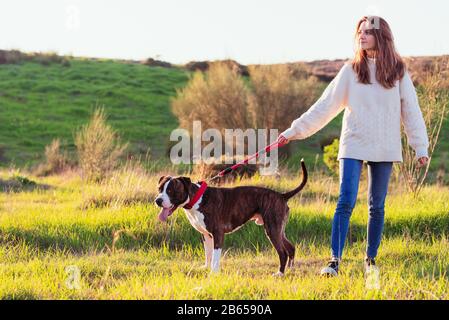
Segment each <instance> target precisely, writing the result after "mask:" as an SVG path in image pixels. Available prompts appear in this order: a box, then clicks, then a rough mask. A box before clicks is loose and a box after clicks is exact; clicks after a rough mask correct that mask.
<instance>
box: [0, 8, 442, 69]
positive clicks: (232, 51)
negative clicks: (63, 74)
mask: <svg viewBox="0 0 449 320" xmlns="http://www.w3.org/2000/svg"><path fill="white" fill-rule="evenodd" d="M0 8H1V10H0V49H18V50H21V51H25V52H35V51H54V52H57V53H58V54H61V55H73V56H85V57H98V58H114V59H132V60H143V59H146V58H150V57H151V58H154V59H159V60H163V61H168V62H171V63H175V64H184V63H187V62H189V61H193V60H195V61H199V60H217V59H220V60H221V59H234V60H237V61H238V62H240V63H242V64H269V63H284V62H294V61H312V60H319V59H346V58H350V57H352V56H353V54H354V51H353V37H354V31H355V27H356V23H357V21H358V19H359V18H360V17H362V16H363V15H367V14H374V15H379V16H381V17H383V18H384V19H386V21H387V22H388V23H389V24H390V27H391V29H392V31H393V35H394V38H395V45H396V48H397V50H398V52H399V54H400V55H402V56H423V55H442V54H449V37H448V36H447V32H448V31H449V1H443V0H427V1H418V0H406V1H403V0H397V1H391V0H388V1H386V0H378V1H363V0H358V1H356V0H346V1H345V0H341V1H327V0H313V1H299V0H296V1H295V0H238V1H237V0H223V1H217V0H147V1H144V0H126V1H122V0H39V1H32V0H26V1H25V0H14V1H13V0H8V1H6V0H0Z"/></svg>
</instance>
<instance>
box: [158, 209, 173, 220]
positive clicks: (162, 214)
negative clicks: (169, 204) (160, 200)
mask: <svg viewBox="0 0 449 320" xmlns="http://www.w3.org/2000/svg"><path fill="white" fill-rule="evenodd" d="M170 214H171V212H170V209H168V208H162V210H161V212H159V220H161V221H162V222H165V221H167V218H168V216H169V215H170Z"/></svg>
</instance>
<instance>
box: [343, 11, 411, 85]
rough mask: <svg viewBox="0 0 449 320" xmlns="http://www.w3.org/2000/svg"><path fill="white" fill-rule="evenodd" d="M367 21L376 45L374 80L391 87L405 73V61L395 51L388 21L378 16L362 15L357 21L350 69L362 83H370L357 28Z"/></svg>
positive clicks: (366, 58)
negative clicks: (353, 54) (353, 55)
mask: <svg viewBox="0 0 449 320" xmlns="http://www.w3.org/2000/svg"><path fill="white" fill-rule="evenodd" d="M364 21H367V22H368V23H369V25H370V27H371V28H370V29H371V30H372V33H373V34H374V38H375V42H376V46H375V48H374V50H376V80H377V81H378V82H379V83H380V84H381V85H382V86H383V87H384V88H386V89H390V88H393V87H394V86H395V81H396V80H400V79H402V77H403V76H404V73H405V68H406V66H405V63H404V61H403V60H402V58H401V57H400V55H399V54H398V53H397V52H396V49H395V47H394V42H393V34H392V32H391V29H390V26H389V25H388V23H387V22H386V21H385V20H384V19H383V18H381V17H378V16H364V17H362V18H361V19H360V20H359V21H358V22H357V28H356V30H355V36H354V38H355V44H356V47H355V57H354V59H353V60H352V69H353V70H354V71H355V73H356V74H357V77H358V80H359V82H361V83H364V84H371V82H370V75H369V68H368V56H367V53H366V50H363V49H362V48H361V47H360V42H359V34H358V31H359V28H360V25H361V24H362V23H363V22H364Z"/></svg>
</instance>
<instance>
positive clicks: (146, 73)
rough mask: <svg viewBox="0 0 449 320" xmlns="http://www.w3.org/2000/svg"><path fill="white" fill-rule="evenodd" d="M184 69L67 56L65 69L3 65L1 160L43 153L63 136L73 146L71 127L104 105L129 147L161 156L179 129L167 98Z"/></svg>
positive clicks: (21, 160)
mask: <svg viewBox="0 0 449 320" xmlns="http://www.w3.org/2000/svg"><path fill="white" fill-rule="evenodd" d="M187 79H188V73H187V71H184V70H183V69H175V68H173V69H169V68H161V67H151V68H150V67H148V66H145V65H140V64H132V63H119V62H114V61H89V60H71V61H70V66H68V67H67V66H63V65H61V64H50V65H48V66H44V65H42V64H39V63H34V62H26V63H23V64H19V65H16V64H8V65H0V119H1V123H2V125H1V126H0V144H2V145H4V148H5V154H4V157H5V158H6V160H7V161H3V165H5V164H6V163H9V162H14V163H16V164H17V165H25V164H30V163H34V162H36V161H39V160H41V159H42V157H43V151H44V148H45V145H46V144H48V143H50V142H51V140H52V139H54V138H57V137H60V138H62V139H63V140H64V141H65V146H66V147H68V148H69V149H70V150H74V144H73V132H74V130H75V129H76V128H78V127H79V126H81V125H82V124H84V123H86V122H87V121H88V119H89V117H90V114H91V111H92V109H93V107H94V106H95V105H104V106H105V109H106V112H107V114H108V115H109V117H108V118H109V121H110V123H111V125H112V126H113V127H114V128H115V129H117V131H118V132H119V134H120V135H121V136H122V138H123V139H124V140H126V141H129V142H130V145H131V148H130V151H131V152H133V153H143V154H145V152H146V151H147V150H148V148H151V152H152V153H153V154H154V155H156V156H159V155H162V154H163V152H164V151H165V149H166V144H167V142H168V135H169V133H170V132H171V130H173V129H175V128H176V127H177V126H178V123H177V120H176V119H175V117H174V116H173V115H172V113H171V112H170V110H169V98H170V97H171V96H173V95H174V94H175V90H176V88H180V87H183V86H184V85H185V84H186V82H187Z"/></svg>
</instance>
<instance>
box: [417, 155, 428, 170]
mask: <svg viewBox="0 0 449 320" xmlns="http://www.w3.org/2000/svg"><path fill="white" fill-rule="evenodd" d="M427 161H429V158H427V157H421V158H419V159H418V166H417V167H418V168H422V167H424V166H425V165H426V164H427Z"/></svg>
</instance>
